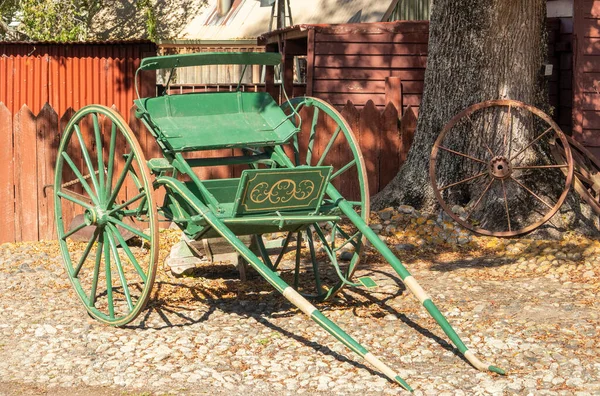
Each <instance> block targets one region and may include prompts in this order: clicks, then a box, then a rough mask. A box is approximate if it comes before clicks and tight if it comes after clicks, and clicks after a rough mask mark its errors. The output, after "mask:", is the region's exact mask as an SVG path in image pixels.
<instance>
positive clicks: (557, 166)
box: [513, 164, 569, 169]
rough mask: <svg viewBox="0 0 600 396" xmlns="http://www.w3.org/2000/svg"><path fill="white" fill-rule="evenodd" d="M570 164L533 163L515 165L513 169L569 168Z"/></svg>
mask: <svg viewBox="0 0 600 396" xmlns="http://www.w3.org/2000/svg"><path fill="white" fill-rule="evenodd" d="M568 167H569V165H567V164H562V165H531V166H514V167H513V169H553V168H568Z"/></svg>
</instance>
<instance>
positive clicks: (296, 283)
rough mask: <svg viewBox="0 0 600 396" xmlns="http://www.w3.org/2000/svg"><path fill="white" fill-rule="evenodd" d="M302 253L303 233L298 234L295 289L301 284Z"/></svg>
mask: <svg viewBox="0 0 600 396" xmlns="http://www.w3.org/2000/svg"><path fill="white" fill-rule="evenodd" d="M301 251H302V233H301V232H298V233H297V234H296V265H295V266H294V289H296V290H298V285H299V284H300V253H301Z"/></svg>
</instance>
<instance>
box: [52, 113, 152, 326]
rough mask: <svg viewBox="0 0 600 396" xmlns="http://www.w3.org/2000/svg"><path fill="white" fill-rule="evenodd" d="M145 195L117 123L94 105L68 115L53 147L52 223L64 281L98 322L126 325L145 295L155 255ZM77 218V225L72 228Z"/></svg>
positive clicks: (148, 191)
mask: <svg viewBox="0 0 600 396" xmlns="http://www.w3.org/2000/svg"><path fill="white" fill-rule="evenodd" d="M152 192H153V188H152V181H151V179H150V172H149V170H148V167H147V165H146V160H145V158H144V155H143V153H142V150H141V147H140V145H139V143H138V141H137V139H136V137H135V136H134V135H133V132H132V131H131V129H130V128H129V126H128V125H127V123H126V122H125V121H124V120H123V118H122V117H121V116H120V115H119V114H118V113H117V112H116V111H114V110H112V109H110V108H107V107H103V106H98V105H92V106H87V107H84V108H83V109H81V110H79V111H78V112H77V113H75V115H74V116H73V118H71V120H70V121H69V123H68V124H67V126H66V128H65V131H64V133H63V136H62V138H61V142H60V146H59V149H58V158H57V161H56V176H55V181H54V204H55V206H54V209H55V218H56V225H57V229H58V237H59V244H60V248H61V253H62V257H63V262H64V266H65V269H66V271H67V275H68V277H69V279H70V280H71V283H72V284H73V287H74V288H75V291H76V293H77V295H78V296H79V298H80V299H81V301H82V302H83V304H84V306H85V308H86V309H87V311H88V312H89V314H90V315H91V316H92V317H94V318H96V319H98V320H100V321H101V322H104V323H108V324H111V325H114V326H123V325H125V324H127V323H129V322H131V321H132V320H134V319H135V318H136V317H137V316H138V315H139V313H140V311H141V310H142V309H143V308H144V305H145V304H146V302H147V301H148V299H149V297H150V292H151V289H152V285H153V283H154V278H155V275H156V262H157V255H158V227H157V212H156V207H155V205H154V200H153V196H152ZM77 215H82V216H78V217H77V218H79V219H81V218H83V222H79V223H78V222H77V221H75V222H73V219H74V218H76V216H77ZM75 237H76V238H75ZM129 238H132V239H129ZM126 239H128V241H126Z"/></svg>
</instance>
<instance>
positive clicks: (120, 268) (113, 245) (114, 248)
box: [106, 230, 133, 312]
mask: <svg viewBox="0 0 600 396" xmlns="http://www.w3.org/2000/svg"><path fill="white" fill-rule="evenodd" d="M106 234H107V235H108V243H109V244H110V249H111V250H112V254H113V257H114V259H115V266H116V267H117V272H118V273H119V279H121V286H122V287H123V294H125V300H127V307H129V312H131V311H133V303H132V302H131V295H130V294H129V287H128V286H127V280H126V279H125V272H123V264H122V263H121V257H119V251H118V250H117V244H116V243H115V240H114V239H113V238H112V235H111V234H112V233H111V232H110V230H106Z"/></svg>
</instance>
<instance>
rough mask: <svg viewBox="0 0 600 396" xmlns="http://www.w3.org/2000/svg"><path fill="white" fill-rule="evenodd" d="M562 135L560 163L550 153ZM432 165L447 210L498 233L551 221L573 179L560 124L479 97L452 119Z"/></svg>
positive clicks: (510, 103) (520, 106)
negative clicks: (563, 157)
mask: <svg viewBox="0 0 600 396" xmlns="http://www.w3.org/2000/svg"><path fill="white" fill-rule="evenodd" d="M557 140H558V141H560V142H562V145H563V147H565V150H564V153H565V158H566V162H563V163H558V164H557V163H556V161H554V159H553V157H552V155H551V153H550V152H551V149H552V147H553V146H554V145H555V143H556V141H557ZM429 165H430V166H429V176H430V180H431V184H432V186H433V192H434V194H435V196H436V197H437V199H438V201H439V203H440V205H441V206H442V208H443V209H444V211H446V212H447V213H448V214H449V215H450V216H451V217H452V218H453V219H454V220H455V221H456V222H458V223H459V224H461V225H462V226H463V227H466V228H468V229H470V230H472V231H474V232H477V233H479V234H483V235H493V236H499V237H510V236H515V235H520V234H524V233H527V232H530V231H532V230H534V229H536V228H537V227H539V226H540V225H542V224H544V223H545V222H546V221H548V220H549V219H550V218H551V217H552V216H553V215H554V214H555V213H556V212H557V211H558V209H559V208H560V206H561V205H562V203H563V202H564V200H565V198H566V196H567V193H568V192H569V188H570V186H571V180H572V178H573V161H572V158H571V151H570V149H569V148H568V143H567V139H566V137H565V135H564V134H563V132H562V131H561V130H560V128H559V127H558V125H556V123H555V122H554V121H553V120H552V119H551V118H550V117H549V116H548V115H547V114H545V113H544V112H542V111H541V110H539V109H537V108H535V107H533V106H529V105H527V104H525V103H522V102H517V101H514V100H492V101H487V102H482V103H478V104H475V105H472V106H470V107H469V108H467V109H465V110H464V111H462V112H461V113H459V114H457V115H456V116H455V117H453V118H452V119H451V120H450V121H449V122H448V123H447V124H446V125H445V126H444V128H443V129H442V132H441V133H440V135H439V136H438V138H437V140H436V141H435V144H434V147H433V150H432V153H431V158H430V164H429ZM563 171H564V173H563ZM548 186H550V187H548Z"/></svg>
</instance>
